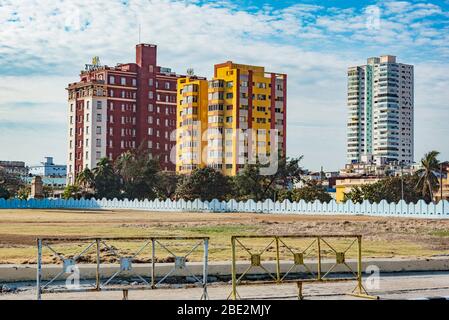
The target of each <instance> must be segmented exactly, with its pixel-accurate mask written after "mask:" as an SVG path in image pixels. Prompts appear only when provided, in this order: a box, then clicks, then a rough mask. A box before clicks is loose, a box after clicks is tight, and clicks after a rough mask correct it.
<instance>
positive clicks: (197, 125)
mask: <svg viewBox="0 0 449 320" xmlns="http://www.w3.org/2000/svg"><path fill="white" fill-rule="evenodd" d="M286 109H287V75H286V74H280V73H273V72H267V71H266V70H265V68H264V67H259V66H252V65H243V64H236V63H233V62H232V61H228V62H225V63H222V64H217V65H215V67H214V77H213V79H212V80H209V81H207V80H206V79H199V78H196V77H195V78H192V77H185V78H180V79H179V80H178V114H177V121H176V123H177V129H178V132H177V142H178V143H177V158H176V171H177V172H178V173H182V174H189V173H190V172H191V171H192V170H194V169H196V168H201V167H205V166H208V167H211V168H214V169H216V170H218V171H221V172H222V173H223V174H225V175H228V176H235V175H236V174H238V172H239V170H241V169H242V168H243V167H244V165H245V163H247V162H248V160H249V159H251V160H253V161H254V163H256V158H258V159H259V160H260V159H261V158H265V157H266V156H267V154H270V156H273V157H274V156H275V154H276V155H277V156H278V157H279V158H284V157H285V156H286V153H287V152H286V138H287V127H286ZM204 140H205V142H207V147H206V146H205V144H204ZM275 148H276V149H275ZM261 162H262V161H261ZM262 164H265V163H262Z"/></svg>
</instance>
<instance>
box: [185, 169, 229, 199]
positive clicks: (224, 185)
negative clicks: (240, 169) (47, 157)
mask: <svg viewBox="0 0 449 320" xmlns="http://www.w3.org/2000/svg"><path fill="white" fill-rule="evenodd" d="M231 193H232V187H231V184H230V180H229V178H228V177H226V176H224V175H223V174H222V173H221V172H219V171H216V170H215V169H212V168H209V167H207V168H202V169H195V170H194V171H193V172H192V173H191V174H190V175H187V176H184V177H183V179H182V180H180V182H179V183H178V186H177V188H176V197H177V198H182V199H185V200H195V199H200V200H202V201H205V200H207V201H211V200H213V199H218V200H225V199H227V198H228V197H229V195H230V194H231Z"/></svg>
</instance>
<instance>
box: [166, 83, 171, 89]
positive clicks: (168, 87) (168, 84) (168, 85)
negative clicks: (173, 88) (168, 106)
mask: <svg viewBox="0 0 449 320" xmlns="http://www.w3.org/2000/svg"><path fill="white" fill-rule="evenodd" d="M165 89H167V90H170V82H166V83H165Z"/></svg>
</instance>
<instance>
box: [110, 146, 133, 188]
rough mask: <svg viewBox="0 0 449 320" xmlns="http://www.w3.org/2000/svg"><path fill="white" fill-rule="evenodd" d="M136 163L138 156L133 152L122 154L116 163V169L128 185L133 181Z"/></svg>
mask: <svg viewBox="0 0 449 320" xmlns="http://www.w3.org/2000/svg"><path fill="white" fill-rule="evenodd" d="M135 162H136V154H135V152H133V151H131V150H128V151H126V152H124V153H122V154H121V155H120V156H119V157H118V158H117V160H116V161H115V168H116V169H117V171H118V173H119V174H120V176H121V177H122V178H123V180H124V181H125V182H126V183H128V182H130V181H132V179H133V176H134V174H133V171H134V168H135Z"/></svg>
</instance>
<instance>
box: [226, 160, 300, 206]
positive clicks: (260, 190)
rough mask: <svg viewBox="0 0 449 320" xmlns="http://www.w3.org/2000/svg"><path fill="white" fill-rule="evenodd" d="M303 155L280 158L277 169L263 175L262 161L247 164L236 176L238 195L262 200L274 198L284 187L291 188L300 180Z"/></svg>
mask: <svg viewBox="0 0 449 320" xmlns="http://www.w3.org/2000/svg"><path fill="white" fill-rule="evenodd" d="M302 158H303V157H302V156H301V157H298V158H293V159H287V158H283V159H281V160H279V162H278V167H277V170H276V172H275V173H274V174H272V175H262V174H261V169H262V166H261V165H260V163H256V164H247V165H245V167H244V168H243V170H242V171H241V172H240V173H239V174H238V175H237V176H236V177H235V178H234V185H235V190H236V193H237V196H238V198H239V199H240V200H247V199H253V200H255V201H260V200H264V199H273V198H274V195H275V194H277V193H278V192H279V190H282V189H283V188H289V189H291V188H292V186H293V185H294V184H295V183H297V182H299V181H300V179H301V175H302V174H303V172H304V171H303V169H302V168H301V167H300V166H299V163H300V161H301V160H302Z"/></svg>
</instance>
